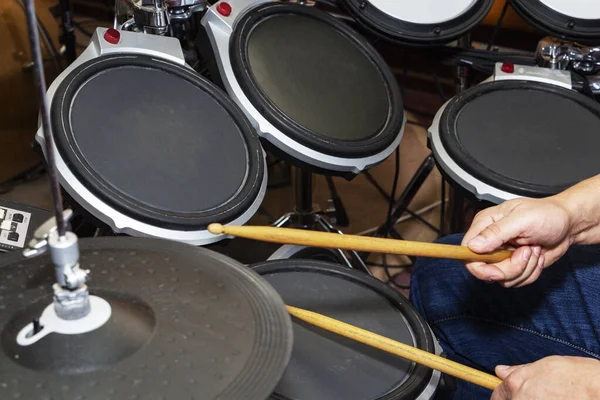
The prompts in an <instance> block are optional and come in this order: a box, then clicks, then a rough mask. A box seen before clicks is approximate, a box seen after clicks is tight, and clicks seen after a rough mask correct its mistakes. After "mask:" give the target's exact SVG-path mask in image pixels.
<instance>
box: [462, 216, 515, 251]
mask: <svg viewBox="0 0 600 400" xmlns="http://www.w3.org/2000/svg"><path fill="white" fill-rule="evenodd" d="M520 234H521V226H520V223H519V221H518V219H515V218H511V217H510V216H507V217H505V218H502V219H500V220H498V221H496V222H494V223H493V224H491V225H489V226H488V227H487V228H485V229H484V230H482V231H481V232H479V234H478V235H477V236H475V237H474V238H473V239H471V240H470V241H469V243H467V246H468V247H469V248H470V249H471V250H473V251H474V252H476V253H487V252H490V251H494V250H496V249H498V248H499V247H500V246H502V245H503V244H504V243H506V242H508V241H510V240H512V239H514V238H516V237H518V236H519V235H520Z"/></svg>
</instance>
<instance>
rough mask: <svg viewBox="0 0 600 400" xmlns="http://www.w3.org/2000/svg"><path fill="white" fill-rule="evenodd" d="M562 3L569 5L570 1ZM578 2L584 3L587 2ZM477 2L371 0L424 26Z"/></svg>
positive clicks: (445, 18) (448, 19) (458, 14)
mask: <svg viewBox="0 0 600 400" xmlns="http://www.w3.org/2000/svg"><path fill="white" fill-rule="evenodd" d="M554 1H561V0H554ZM562 1H563V2H564V3H567V2H568V1H570V0H562ZM578 1H579V2H582V3H583V2H585V1H586V0H578ZM587 1H597V0H587ZM476 2H477V0H416V1H415V0H369V3H371V4H372V5H373V6H375V7H376V8H378V9H379V10H380V11H382V12H384V13H386V14H388V15H389V16H391V17H394V18H396V19H399V20H402V21H406V22H412V23H415V24H423V25H425V24H439V23H442V22H446V21H450V20H453V19H455V18H457V17H459V16H461V15H463V14H464V13H465V12H467V11H468V10H469V9H470V8H471V7H473V5H474V4H475V3H476ZM599 4H600V2H599Z"/></svg>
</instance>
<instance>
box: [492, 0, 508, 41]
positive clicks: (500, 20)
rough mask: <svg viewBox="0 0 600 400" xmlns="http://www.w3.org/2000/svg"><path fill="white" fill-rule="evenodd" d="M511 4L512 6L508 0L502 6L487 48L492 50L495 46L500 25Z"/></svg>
mask: <svg viewBox="0 0 600 400" xmlns="http://www.w3.org/2000/svg"><path fill="white" fill-rule="evenodd" d="M509 6H510V2H509V1H507V2H506V3H505V4H504V7H503V8H502V12H501V13H500V16H499V17H498V21H496V25H495V26H494V31H493V32H492V38H491V39H490V42H489V43H488V45H487V50H491V49H492V47H494V42H495V41H496V36H497V35H498V32H500V26H501V25H502V21H503V20H504V16H505V15H506V12H507V11H508V7H509Z"/></svg>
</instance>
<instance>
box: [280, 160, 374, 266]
mask: <svg viewBox="0 0 600 400" xmlns="http://www.w3.org/2000/svg"><path fill="white" fill-rule="evenodd" d="M294 185H295V199H296V207H295V210H294V211H293V212H290V213H287V214H284V215H283V216H282V217H281V218H279V219H278V220H277V221H275V223H273V226H276V227H278V228H280V227H284V226H296V227H298V228H301V229H308V230H317V229H320V230H324V231H325V232H331V233H338V234H340V235H343V233H342V231H340V230H339V229H337V228H336V227H334V226H333V225H332V224H331V223H330V222H329V221H328V220H327V218H326V217H325V215H324V213H323V212H321V211H320V210H319V209H315V208H314V207H313V202H312V195H313V189H312V173H310V172H308V171H306V170H304V169H302V168H296V180H295V183H294ZM334 196H335V194H334ZM335 251H336V252H337V253H338V254H339V255H340V257H341V258H342V259H343V260H344V263H345V264H346V265H348V267H350V268H353V269H354V268H356V267H358V268H360V269H362V270H363V271H364V272H366V273H367V274H369V275H371V270H370V269H369V268H368V267H367V265H366V264H365V263H364V261H363V260H362V259H361V257H360V256H359V254H358V253H357V252H356V251H350V252H349V254H351V256H352V257H351V258H350V257H348V255H347V254H346V253H345V252H344V251H343V250H340V249H336V250H335ZM353 261H354V262H353Z"/></svg>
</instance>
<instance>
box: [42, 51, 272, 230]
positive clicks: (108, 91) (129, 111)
mask: <svg viewBox="0 0 600 400" xmlns="http://www.w3.org/2000/svg"><path fill="white" fill-rule="evenodd" d="M52 114H53V128H54V131H55V134H56V143H57V147H58V149H59V151H60V154H61V155H62V157H63V158H64V159H65V160H66V162H67V164H68V165H69V168H70V169H71V170H72V172H73V173H74V174H75V175H76V176H77V177H78V178H79V179H80V180H81V181H82V182H83V183H84V184H85V186H86V187H88V188H89V189H90V190H91V191H92V192H93V193H94V194H95V195H96V196H98V197H99V198H101V199H102V200H103V201H105V202H106V203H108V204H109V205H111V206H112V207H114V208H116V209H118V210H119V211H121V212H123V213H125V214H126V215H129V216H132V217H134V218H136V219H140V220H143V221H145V222H148V223H151V224H159V225H160V226H161V227H170V228H174V229H175V228H176V229H184V230H186V229H187V230H192V229H199V228H200V227H203V226H206V224H207V223H210V222H214V221H223V220H226V221H227V220H229V221H231V220H232V219H235V217H237V216H239V215H240V214H241V213H243V212H244V211H246V209H247V208H248V207H249V206H250V204H252V202H253V201H254V200H255V199H256V197H257V194H258V192H259V189H260V184H261V181H262V177H263V173H264V171H263V161H262V150H261V148H260V143H259V142H258V138H257V137H256V136H255V134H254V133H253V131H252V129H251V127H250V126H249V124H248V122H247V121H246V119H245V118H244V116H243V115H242V114H241V112H240V111H239V110H238V109H237V108H236V107H235V106H234V105H233V103H232V102H231V101H230V100H228V99H227V98H226V96H225V95H224V94H222V93H221V92H220V91H219V89H217V88H215V87H214V86H213V85H212V84H210V83H209V82H207V81H205V80H203V79H202V78H200V77H198V76H197V75H196V74H195V73H194V72H193V71H191V70H188V69H186V68H184V67H181V66H178V65H175V64H173V63H169V62H166V61H164V60H157V59H152V58H150V57H146V56H134V55H127V56H110V57H101V58H97V59H94V60H92V61H89V62H87V63H85V64H83V65H81V66H80V67H78V68H76V69H75V70H74V71H73V72H72V73H71V74H69V76H68V77H67V78H66V79H65V80H64V81H63V82H62V83H61V84H60V87H59V88H58V90H57V92H56V95H55V96H54V98H53V102H52Z"/></svg>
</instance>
